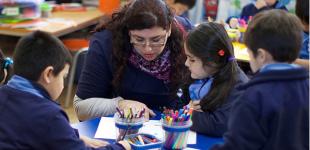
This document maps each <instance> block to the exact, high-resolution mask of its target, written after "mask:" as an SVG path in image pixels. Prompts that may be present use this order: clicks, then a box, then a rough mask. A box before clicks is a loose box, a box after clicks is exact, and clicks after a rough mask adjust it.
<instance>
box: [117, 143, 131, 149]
mask: <svg viewBox="0 0 310 150" xmlns="http://www.w3.org/2000/svg"><path fill="white" fill-rule="evenodd" d="M118 143H119V144H122V145H123V147H124V148H125V149H126V150H131V146H130V144H129V143H128V142H127V141H119V142H118Z"/></svg>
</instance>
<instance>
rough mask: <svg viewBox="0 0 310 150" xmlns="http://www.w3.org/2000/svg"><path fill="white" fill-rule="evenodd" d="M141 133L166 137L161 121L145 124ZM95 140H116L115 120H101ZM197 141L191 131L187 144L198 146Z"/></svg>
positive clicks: (195, 135) (194, 133) (160, 137)
mask: <svg viewBox="0 0 310 150" xmlns="http://www.w3.org/2000/svg"><path fill="white" fill-rule="evenodd" d="M139 132H140V133H148V134H151V135H154V136H156V137H157V138H159V139H163V137H164V130H163V129H162V127H161V123H160V121H159V120H150V121H148V122H145V123H144V124H143V127H142V128H141V129H140V131H139ZM95 138H103V139H116V128H115V123H114V118H107V117H102V118H101V120H100V122H99V125H98V128H97V131H96V134H95ZM196 139H197V134H196V132H193V131H190V133H189V136H188V141H187V144H196Z"/></svg>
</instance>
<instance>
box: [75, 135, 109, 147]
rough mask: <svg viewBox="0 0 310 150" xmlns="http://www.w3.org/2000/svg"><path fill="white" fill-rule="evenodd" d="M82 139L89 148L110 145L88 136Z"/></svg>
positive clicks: (81, 137)
mask: <svg viewBox="0 0 310 150" xmlns="http://www.w3.org/2000/svg"><path fill="white" fill-rule="evenodd" d="M80 139H81V140H82V141H83V142H84V143H85V145H86V146H88V147H93V148H99V147H103V146H106V145H108V144H109V143H108V142H106V141H103V140H96V139H91V138H89V137H86V136H80Z"/></svg>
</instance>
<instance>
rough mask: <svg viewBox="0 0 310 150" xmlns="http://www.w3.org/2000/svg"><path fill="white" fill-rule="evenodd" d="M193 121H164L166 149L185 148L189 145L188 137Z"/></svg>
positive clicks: (164, 145) (164, 144) (164, 146)
mask: <svg viewBox="0 0 310 150" xmlns="http://www.w3.org/2000/svg"><path fill="white" fill-rule="evenodd" d="M191 126H192V121H191V120H188V121H186V122H176V123H172V124H170V125H169V124H166V123H164V122H162V127H163V129H164V131H165V138H164V140H165V141H164V143H163V148H164V149H184V148H186V147H187V139H188V134H189V130H190V127H191Z"/></svg>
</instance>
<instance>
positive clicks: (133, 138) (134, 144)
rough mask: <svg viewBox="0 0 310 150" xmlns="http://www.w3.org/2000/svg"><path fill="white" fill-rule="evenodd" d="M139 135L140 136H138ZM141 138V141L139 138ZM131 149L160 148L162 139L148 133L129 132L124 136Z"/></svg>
mask: <svg viewBox="0 0 310 150" xmlns="http://www.w3.org/2000/svg"><path fill="white" fill-rule="evenodd" d="M139 136H140V137H139ZM139 139H141V140H143V143H141V141H140V140H139ZM125 140H126V141H128V142H129V143H130V145H131V148H132V149H133V150H146V149H160V148H161V146H162V143H163V142H162V141H161V140H159V139H158V138H156V137H155V136H153V135H150V134H143V133H141V134H131V135H127V136H126V137H125Z"/></svg>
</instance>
